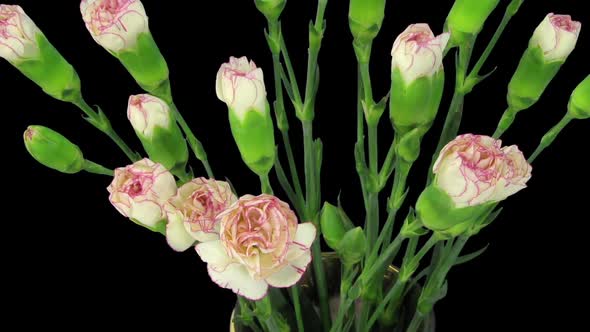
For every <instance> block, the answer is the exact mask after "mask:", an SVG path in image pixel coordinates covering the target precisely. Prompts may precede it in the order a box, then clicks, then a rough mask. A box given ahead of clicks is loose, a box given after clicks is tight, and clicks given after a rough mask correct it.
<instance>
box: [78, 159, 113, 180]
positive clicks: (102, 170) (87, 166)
mask: <svg viewBox="0 0 590 332" xmlns="http://www.w3.org/2000/svg"><path fill="white" fill-rule="evenodd" d="M84 170H85V171H86V172H88V173H93V174H100V175H108V176H113V170H112V169H108V168H106V167H104V166H102V165H99V164H97V163H95V162H92V161H90V160H84Z"/></svg>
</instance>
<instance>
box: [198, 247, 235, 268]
mask: <svg viewBox="0 0 590 332" xmlns="http://www.w3.org/2000/svg"><path fill="white" fill-rule="evenodd" d="M195 250H196V251H197V254H199V257H201V260H202V261H203V262H205V263H207V264H208V265H209V267H210V268H213V269H215V270H217V271H221V270H224V269H225V268H226V267H227V266H228V265H229V264H231V262H232V260H231V258H230V257H229V255H228V254H227V252H226V251H225V248H224V247H223V244H222V243H221V240H215V241H209V242H202V243H199V244H197V245H196V246H195Z"/></svg>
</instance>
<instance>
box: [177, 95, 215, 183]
mask: <svg viewBox="0 0 590 332" xmlns="http://www.w3.org/2000/svg"><path fill="white" fill-rule="evenodd" d="M170 100H172V99H171V98H170ZM169 104H170V109H171V110H172V113H173V114H174V117H175V118H176V121H177V122H178V124H179V125H180V128H182V131H183V132H184V135H185V136H186V139H187V141H188V144H189V146H190V147H191V150H193V153H194V154H195V157H197V159H199V161H201V163H202V164H203V167H204V168H205V171H206V172H207V176H208V177H209V178H211V179H213V178H215V176H214V175H213V170H212V169H211V166H210V165H209V161H208V160H207V153H206V152H205V148H203V144H201V142H200V141H199V140H198V139H197V137H196V136H195V134H194V133H193V131H192V130H191V128H190V127H189V125H188V124H187V123H186V121H185V120H184V117H183V116H182V114H181V113H180V112H179V111H178V108H177V107H176V105H175V104H174V102H170V103H169Z"/></svg>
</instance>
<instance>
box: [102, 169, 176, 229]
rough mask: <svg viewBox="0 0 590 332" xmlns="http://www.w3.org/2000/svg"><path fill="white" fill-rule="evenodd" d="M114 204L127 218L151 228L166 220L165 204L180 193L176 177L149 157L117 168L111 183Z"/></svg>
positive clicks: (110, 189) (109, 188)
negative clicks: (177, 191)
mask: <svg viewBox="0 0 590 332" xmlns="http://www.w3.org/2000/svg"><path fill="white" fill-rule="evenodd" d="M107 190H108V191H109V193H110V196H109V200H110V201H111V204H113V206H114V207H115V208H116V209H117V210H118V211H119V212H120V213H121V214H122V215H124V216H125V217H128V218H129V219H131V220H133V221H134V222H136V223H139V224H141V225H144V226H146V227H148V228H154V227H156V225H157V224H158V223H159V222H160V221H165V220H166V212H165V210H164V205H165V204H166V202H167V201H168V199H169V198H170V197H172V196H173V195H174V194H175V193H176V181H175V180H174V176H172V174H171V173H170V172H169V171H168V170H167V169H166V168H164V166H162V165H161V164H158V163H154V162H153V161H151V160H149V159H147V158H146V159H142V160H140V161H138V162H136V163H134V164H132V165H129V166H126V167H122V168H117V169H115V177H114V179H113V182H111V184H110V185H109V186H108V188H107Z"/></svg>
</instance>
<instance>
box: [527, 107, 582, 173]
mask: <svg viewBox="0 0 590 332" xmlns="http://www.w3.org/2000/svg"><path fill="white" fill-rule="evenodd" d="M572 120H573V118H572V117H571V116H570V115H569V113H566V114H565V116H564V117H563V118H562V119H561V120H560V121H559V122H558V123H557V124H556V125H555V126H554V127H553V128H551V129H550V130H549V131H548V132H547V133H546V134H545V135H543V138H541V142H540V143H539V146H537V149H535V152H533V154H532V155H531V156H530V157H529V159H528V162H529V164H532V163H533V161H535V159H537V157H538V156H539V155H540V154H541V152H543V150H545V149H546V148H547V147H548V146H549V145H551V143H553V141H554V140H555V139H556V138H557V135H559V133H560V132H561V131H562V130H563V128H565V126H567V125H568V123H570V121H572Z"/></svg>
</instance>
